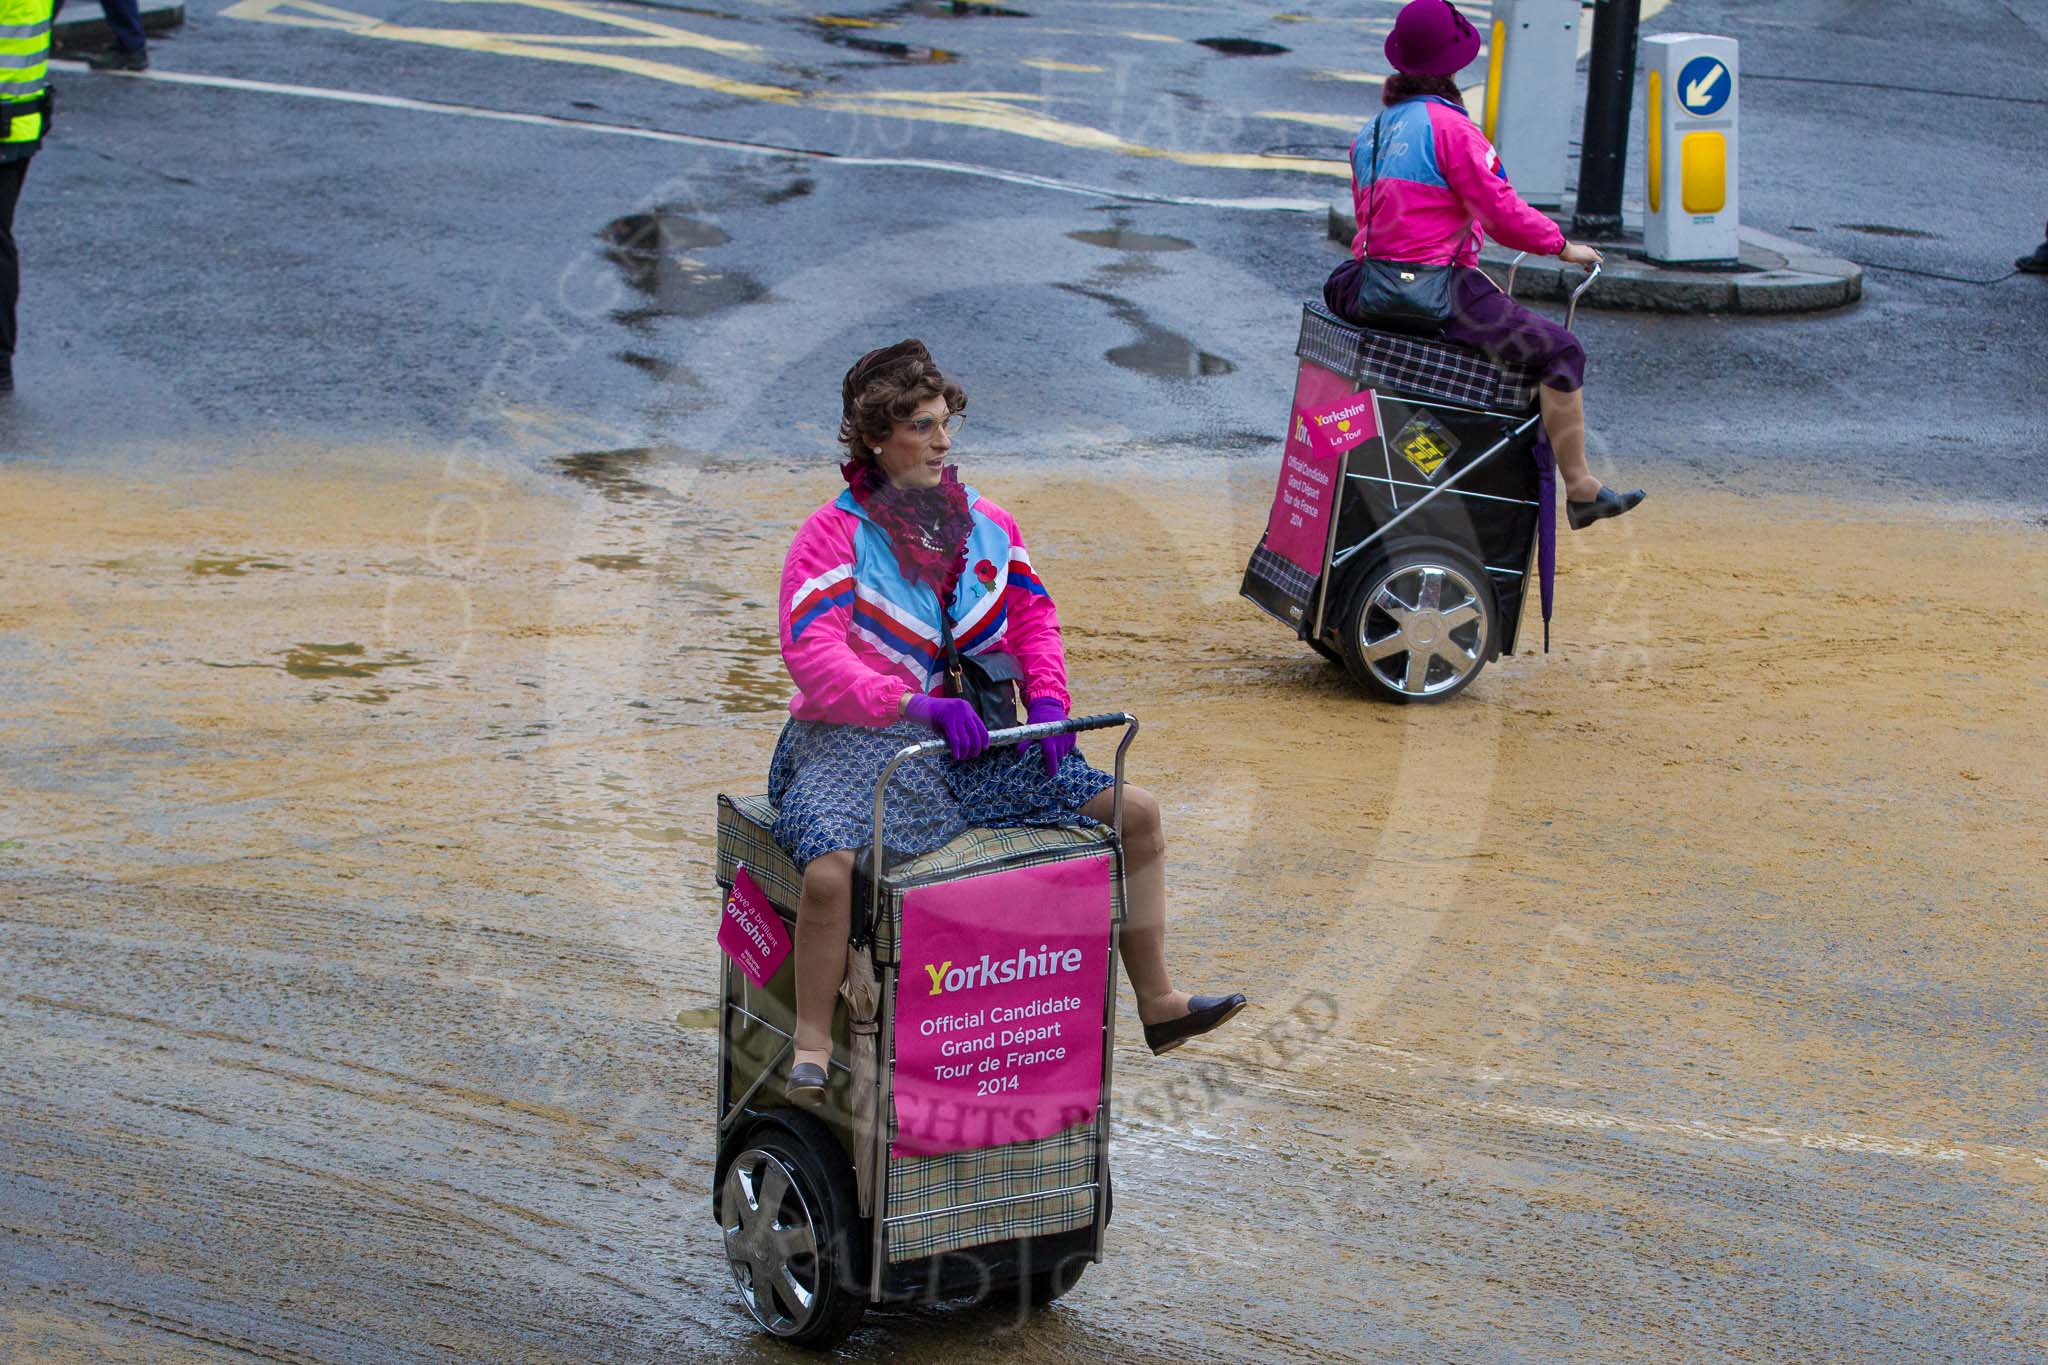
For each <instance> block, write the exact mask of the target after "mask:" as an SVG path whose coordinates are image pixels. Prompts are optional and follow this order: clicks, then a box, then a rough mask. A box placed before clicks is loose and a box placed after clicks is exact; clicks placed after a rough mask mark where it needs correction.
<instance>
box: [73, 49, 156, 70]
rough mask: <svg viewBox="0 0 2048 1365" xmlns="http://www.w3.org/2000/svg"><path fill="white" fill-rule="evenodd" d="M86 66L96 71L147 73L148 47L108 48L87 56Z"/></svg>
mask: <svg viewBox="0 0 2048 1365" xmlns="http://www.w3.org/2000/svg"><path fill="white" fill-rule="evenodd" d="M85 64H86V65H87V66H89V67H91V68H92V69H93V70H95V71H147V70H149V49H148V48H147V47H135V48H128V47H108V48H101V49H100V50H99V51H98V52H88V53H86V54H85Z"/></svg>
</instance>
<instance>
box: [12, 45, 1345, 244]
mask: <svg viewBox="0 0 2048 1365" xmlns="http://www.w3.org/2000/svg"><path fill="white" fill-rule="evenodd" d="M50 66H51V67H52V68H53V69H55V70H59V71H79V72H83V71H86V70H87V69H88V68H87V67H86V65H85V64H84V63H83V62H69V61H53V62H51V63H50ZM118 74H119V75H120V76H121V77H122V78H123V79H126V80H143V81H158V82H161V83H163V84H165V85H191V86H200V87H203V88H205V89H210V90H237V91H242V92H244V93H247V94H256V95H285V96H290V97H292V98H295V99H311V100H328V101H332V102H334V103H338V104H362V105H369V106H371V107H372V108H377V109H403V110H406V111H407V112H410V113H417V114H447V115H454V116H457V117H461V118H474V119H483V120H485V121H486V122H491V123H520V124H525V125H527V126H528V127H533V128H560V129H565V130H568V131H571V132H579V133H596V134H599V135H601V136H605V137H627V138H637V139H639V140H641V141H644V142H665V143H671V144H675V145H680V146H685V147H703V148H707V149H710V150H713V151H725V152H736V153H739V154H741V155H746V156H798V157H803V158H805V159H807V160H810V161H815V162H818V163H820V164H823V165H836V166H858V167H862V168H886V169H890V170H922V171H937V172H940V173H942V174H947V175H966V176H973V177H975V178H977V179H982V180H997V181H1001V182H1003V183H1004V184H1008V185H1021V186H1023V187H1025V188H1027V189H1039V190H1052V191H1054V192H1056V193H1059V194H1072V195H1079V196H1081V197H1083V198H1089V199H1119V200H1125V201H1129V202H1137V203H1146V204H1173V205H1178V206H1180V207H1184V208H1207V209H1241V210H1244V211H1246V212H1251V213H1323V212H1326V211H1327V210H1328V208H1329V204H1328V202H1327V201H1326V200H1322V199H1289V198H1283V197H1278V196H1273V197H1260V196H1250V197H1245V198H1210V197H1207V196H1204V195H1187V194H1158V193H1152V192H1149V191H1145V190H1118V189H1108V188H1105V187H1103V186H1099V185H1087V184H1083V183H1081V182H1079V181H1074V180H1060V179H1056V178H1054V177H1052V176H1046V175H1032V174H1031V173H1029V172H1027V171H1005V170H999V169H997V168H995V167H993V166H976V165H973V164H971V163H968V162H963V161H932V160H927V159H924V158H921V157H898V156H840V155H838V154H836V153H833V152H821V151H814V150H812V149H810V148H808V147H782V146H777V145H775V144H773V143H766V142H743V141H740V140H738V139H736V138H719V137H706V136H704V135H702V134H699V133H676V132H670V131H668V130H666V129H662V128H640V127H635V126H633V125H632V124H626V123H599V122H596V121H594V120H587V119H573V118H561V117H559V116H557V115H554V114H523V113H518V112H516V111H513V110H509V109H485V108H481V107H479V106H477V105H472V104H446V103H442V102H441V101H438V100H422V99H413V98H411V97H409V96H405V95H378V94H373V93H371V92H369V91H367V90H335V89H331V88H329V87H326V86H318V85H287V84H283V83H280V82H277V81H254V80H248V79H245V78H243V77H240V76H204V75H199V74H196V73H193V72H188V71H164V70H158V69H152V70H149V71H127V72H121V73H118Z"/></svg>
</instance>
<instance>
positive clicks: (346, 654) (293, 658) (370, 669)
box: [278, 641, 420, 678]
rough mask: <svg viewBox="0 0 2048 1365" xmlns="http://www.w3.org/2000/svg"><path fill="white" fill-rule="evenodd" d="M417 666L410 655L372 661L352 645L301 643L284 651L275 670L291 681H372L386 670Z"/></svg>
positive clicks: (392, 656)
mask: <svg viewBox="0 0 2048 1365" xmlns="http://www.w3.org/2000/svg"><path fill="white" fill-rule="evenodd" d="M419 662H420V660H418V659H415V658H414V657H413V656H412V655H410V654H394V655H391V656H390V657H389V658H384V659H372V658H369V657H368V656H367V651H365V650H364V648H363V647H362V646H361V645H359V644H356V643H355V642H354V641H350V642H349V643H347V644H340V645H318V644H311V643H308V642H305V641H301V642H300V643H299V644H298V645H296V646H294V647H293V648H291V649H288V650H285V651H284V662H283V663H281V664H279V665H278V667H280V668H282V669H283V670H284V671H285V672H287V673H289V674H291V675H292V676H293V677H294V678H374V677H375V676H377V674H379V673H381V672H383V671H384V670H385V669H387V668H405V667H408V666H410V665H412V664H416V663H419Z"/></svg>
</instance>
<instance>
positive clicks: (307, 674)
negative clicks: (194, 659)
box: [198, 640, 432, 706]
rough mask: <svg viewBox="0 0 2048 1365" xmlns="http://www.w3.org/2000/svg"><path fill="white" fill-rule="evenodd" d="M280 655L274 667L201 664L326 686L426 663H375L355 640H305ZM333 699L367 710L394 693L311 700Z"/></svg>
mask: <svg viewBox="0 0 2048 1365" xmlns="http://www.w3.org/2000/svg"><path fill="white" fill-rule="evenodd" d="M279 652H280V653H281V654H282V655H283V661H282V662H280V663H274V664H228V663H219V662H217V661H215V660H212V659H200V660H198V662H199V663H202V664H204V665H205V666H206V667H208V668H227V669H237V668H262V669H276V670H277V671H279V672H282V673H289V674H291V675H292V676H293V677H294V678H303V679H305V680H307V681H309V682H327V681H331V680H333V679H336V678H374V677H375V676H376V675H377V674H379V673H381V672H383V671H384V670H385V669H387V668H410V667H412V666H413V665H415V664H421V663H425V662H426V660H424V659H419V658H415V657H414V656H413V655H410V654H389V655H386V656H385V657H383V658H381V659H373V658H371V657H369V651H368V650H366V649H364V648H363V647H362V646H361V645H359V644H357V643H356V642H355V641H353V640H350V641H347V642H345V643H342V644H338V645H329V644H319V643H316V642H313V641H309V640H302V641H300V642H299V643H297V644H295V645H293V646H292V647H291V648H289V649H286V650H281V651H279ZM428 686H432V684H428ZM331 696H339V697H341V698H342V699H343V700H345V701H353V702H361V703H362V704H364V705H365V706H376V705H379V704H381V703H383V702H387V701H390V700H391V689H390V688H388V687H370V688H365V689H364V690H363V691H361V692H341V693H330V692H316V693H314V694H313V698H312V699H313V700H314V701H326V700H327V699H328V698H329V697H331Z"/></svg>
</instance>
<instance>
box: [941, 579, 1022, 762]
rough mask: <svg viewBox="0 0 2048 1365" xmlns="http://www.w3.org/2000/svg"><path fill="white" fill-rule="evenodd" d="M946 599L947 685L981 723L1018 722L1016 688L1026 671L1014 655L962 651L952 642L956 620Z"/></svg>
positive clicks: (1000, 727)
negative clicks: (954, 621)
mask: <svg viewBox="0 0 2048 1365" xmlns="http://www.w3.org/2000/svg"><path fill="white" fill-rule="evenodd" d="M948 616H949V613H948V612H947V611H946V604H945V602H944V601H941V602H940V603H939V651H940V657H941V659H942V660H943V661H944V663H945V668H946V684H947V687H948V689H949V690H950V691H951V692H952V694H953V695H954V696H956V697H959V698H961V699H962V700H964V701H965V702H967V703H968V705H970V706H972V707H973V708H974V714H975V715H977V716H980V717H981V723H982V724H983V725H986V726H987V727H988V728H989V729H991V730H1007V729H1009V728H1011V727H1012V726H1014V725H1015V724H1016V723H1017V689H1018V688H1019V687H1020V686H1021V685H1022V684H1023V682H1024V670H1023V668H1022V667H1021V666H1020V665H1019V664H1018V663H1017V658H1016V656H1015V655H1014V654H1005V653H1003V652H1002V651H1001V650H997V649H991V650H984V651H983V652H982V653H980V654H962V653H961V652H960V649H959V646H957V645H955V644H954V643H953V623H952V622H951V621H950V620H949V619H948Z"/></svg>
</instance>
